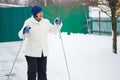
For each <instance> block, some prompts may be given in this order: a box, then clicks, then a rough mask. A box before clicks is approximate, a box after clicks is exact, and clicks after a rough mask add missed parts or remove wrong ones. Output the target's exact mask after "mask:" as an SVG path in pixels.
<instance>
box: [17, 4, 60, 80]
mask: <svg viewBox="0 0 120 80" xmlns="http://www.w3.org/2000/svg"><path fill="white" fill-rule="evenodd" d="M31 13H32V17H30V18H28V19H27V20H26V21H25V23H24V25H23V27H22V28H21V30H20V31H19V33H18V35H19V37H20V38H21V39H24V38H25V37H27V42H26V48H25V53H26V54H25V58H26V61H27V66H28V71H27V76H28V80H36V78H37V80H47V73H46V71H47V56H48V41H47V40H48V34H49V32H57V31H59V30H60V29H61V27H62V22H61V20H60V18H58V17H57V18H56V19H55V20H54V25H53V24H51V23H50V21H49V20H48V19H45V18H43V9H42V8H41V7H40V6H38V5H34V6H32V8H31ZM26 34H27V35H26Z"/></svg>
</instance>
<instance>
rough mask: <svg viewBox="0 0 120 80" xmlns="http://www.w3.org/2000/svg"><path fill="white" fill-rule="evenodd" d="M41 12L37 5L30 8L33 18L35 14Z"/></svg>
mask: <svg viewBox="0 0 120 80" xmlns="http://www.w3.org/2000/svg"><path fill="white" fill-rule="evenodd" d="M41 11H43V10H42V8H41V7H40V6H38V5H34V6H32V8H31V13H32V15H33V16H34V17H35V16H37V13H39V12H41Z"/></svg>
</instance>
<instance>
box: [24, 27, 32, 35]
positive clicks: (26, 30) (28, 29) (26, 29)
mask: <svg viewBox="0 0 120 80" xmlns="http://www.w3.org/2000/svg"><path fill="white" fill-rule="evenodd" d="M30 29H31V28H30V27H28V26H26V27H25V28H24V29H23V34H25V33H29V32H30Z"/></svg>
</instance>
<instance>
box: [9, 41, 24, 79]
mask: <svg viewBox="0 0 120 80" xmlns="http://www.w3.org/2000/svg"><path fill="white" fill-rule="evenodd" d="M23 42H24V40H23V41H22V43H21V45H20V48H19V50H18V52H17V54H16V57H15V59H14V62H13V65H12V67H11V69H10V72H9V74H8V77H7V80H9V79H10V76H11V73H12V71H13V68H14V66H15V63H16V61H17V57H18V55H19V53H20V51H21V48H22V45H23Z"/></svg>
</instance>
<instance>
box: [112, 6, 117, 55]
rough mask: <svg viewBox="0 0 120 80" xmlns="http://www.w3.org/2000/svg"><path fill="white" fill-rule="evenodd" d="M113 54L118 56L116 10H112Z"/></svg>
mask: <svg viewBox="0 0 120 80" xmlns="http://www.w3.org/2000/svg"><path fill="white" fill-rule="evenodd" d="M111 15H112V17H111V20H112V36H113V52H114V53H115V54H117V31H116V30H117V28H116V9H115V8H114V9H111Z"/></svg>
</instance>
